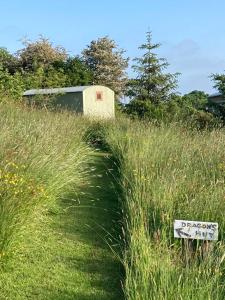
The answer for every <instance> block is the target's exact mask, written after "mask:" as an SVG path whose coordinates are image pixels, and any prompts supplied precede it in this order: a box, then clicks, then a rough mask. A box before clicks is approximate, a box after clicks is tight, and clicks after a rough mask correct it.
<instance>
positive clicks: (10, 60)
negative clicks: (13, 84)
mask: <svg viewBox="0 0 225 300" xmlns="http://www.w3.org/2000/svg"><path fill="white" fill-rule="evenodd" d="M0 66H1V68H2V69H3V70H7V71H8V72H9V73H10V74H14V73H15V72H16V70H17V68H18V61H17V58H16V57H15V56H13V55H12V54H11V53H9V51H8V50H7V49H6V48H3V47H0Z"/></svg>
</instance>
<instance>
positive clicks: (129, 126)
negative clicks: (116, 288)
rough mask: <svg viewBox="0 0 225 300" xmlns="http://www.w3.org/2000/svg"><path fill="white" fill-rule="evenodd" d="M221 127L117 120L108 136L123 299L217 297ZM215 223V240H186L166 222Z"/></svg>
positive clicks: (224, 187) (221, 288)
mask: <svg viewBox="0 0 225 300" xmlns="http://www.w3.org/2000/svg"><path fill="white" fill-rule="evenodd" d="M224 133H225V132H224V130H223V129H222V130H214V131H210V132H209V131H202V132H199V131H193V130H188V129H187V128H186V129H184V128H183V127H182V126H181V125H179V124H174V125H170V126H166V127H165V126H161V127H156V126H154V125H152V124H150V123H140V122H135V121H128V120H121V121H120V122H117V123H116V124H114V126H111V127H108V136H107V141H108V144H109V145H110V146H111V151H112V153H113V155H114V157H115V159H116V160H117V161H118V164H119V166H120V173H121V175H120V177H121V179H120V183H121V187H122V190H123V197H122V199H121V200H122V202H121V203H122V206H123V212H124V225H123V227H124V232H125V234H124V239H125V241H126V242H125V250H124V256H123V261H124V267H125V271H126V279H125V280H126V281H125V288H124V292H125V295H126V299H132V300H137V299H142V300H149V299H154V300H155V299H185V300H186V299H187V300H189V299H193V300H194V299H198V300H200V299H220V300H222V299H224V297H225V285H224V275H225V261H224V258H225V245H224V231H225V219H224V213H225V201H224V197H225V184H224V183H225V164H224V161H225V160H224V158H225V154H224V148H225V135H224ZM175 219H178V220H179V219H180V220H198V221H211V222H213V221H214V222H218V223H219V241H218V242H210V243H209V245H207V244H206V243H205V242H202V241H199V242H191V243H187V242H185V241H184V240H181V239H174V237H173V222H174V220H175Z"/></svg>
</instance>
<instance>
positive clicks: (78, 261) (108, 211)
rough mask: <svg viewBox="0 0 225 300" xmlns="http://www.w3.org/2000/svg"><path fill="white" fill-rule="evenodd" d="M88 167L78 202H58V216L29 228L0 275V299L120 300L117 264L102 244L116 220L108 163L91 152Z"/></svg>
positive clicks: (108, 161) (111, 165)
mask: <svg viewBox="0 0 225 300" xmlns="http://www.w3.org/2000/svg"><path fill="white" fill-rule="evenodd" d="M90 168H92V169H94V170H93V172H92V174H93V175H92V177H91V182H90V183H89V185H88V186H87V185H86V184H84V186H83V188H82V190H81V192H82V194H81V196H79V199H77V197H74V195H70V196H69V197H68V198H67V199H64V200H61V201H60V205H61V208H60V209H59V212H57V213H53V214H50V215H49V216H47V218H46V220H44V221H43V222H38V224H36V226H33V227H31V228H30V234H29V235H28V236H26V237H25V241H24V248H19V250H18V253H16V255H15V257H14V258H13V259H12V261H11V263H10V264H9V265H8V266H7V268H6V270H5V271H4V272H1V274H0V299H10V300H11V299H13V300H14V299H16V300H17V299H21V300H23V299H48V300H64V299H74V300H76V299H77V300H95V299H96V300H113V299H115V300H120V299H123V295H122V292H121V284H120V280H121V279H122V270H121V266H120V264H119V262H118V260H117V259H116V258H115V256H114V254H113V252H112V251H111V250H110V248H109V246H108V245H107V242H106V240H108V241H109V236H110V235H111V234H113V228H115V226H114V224H115V223H116V222H117V216H118V213H117V211H118V207H117V205H118V204H117V194H116V191H115V187H114V186H113V183H112V181H113V179H112V178H113V177H112V175H111V174H110V172H109V170H111V169H112V168H113V163H112V162H111V161H110V159H109V158H107V157H106V155H104V154H95V155H93V162H92V163H91V164H90ZM73 198H74V199H73ZM39 223H41V224H42V225H40V224H39Z"/></svg>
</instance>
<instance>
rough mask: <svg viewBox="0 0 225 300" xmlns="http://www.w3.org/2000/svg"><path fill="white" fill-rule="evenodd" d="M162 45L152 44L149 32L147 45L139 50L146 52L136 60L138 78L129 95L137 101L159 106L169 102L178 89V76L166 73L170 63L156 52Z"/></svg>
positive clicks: (132, 82)
mask: <svg viewBox="0 0 225 300" xmlns="http://www.w3.org/2000/svg"><path fill="white" fill-rule="evenodd" d="M159 47H160V44H153V43H152V34H151V32H147V34H146V43H144V44H142V45H141V46H140V47H139V49H141V50H144V51H145V52H144V54H143V55H142V57H140V58H135V59H134V61H135V62H136V65H134V66H133V69H134V71H135V72H136V73H137V78H136V79H132V80H130V82H129V84H128V91H127V95H128V96H129V97H131V98H134V99H136V100H142V101H150V102H151V103H153V104H159V103H160V102H162V101H167V100H168V99H169V97H170V96H171V94H172V92H173V91H174V90H175V88H176V87H177V76H178V73H176V74H170V73H167V74H166V73H164V72H163V71H164V70H165V69H166V68H167V67H168V63H167V61H166V60H165V59H164V58H158V57H157V54H156V53H154V50H155V49H157V48H159Z"/></svg>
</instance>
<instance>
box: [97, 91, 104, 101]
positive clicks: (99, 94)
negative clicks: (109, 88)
mask: <svg viewBox="0 0 225 300" xmlns="http://www.w3.org/2000/svg"><path fill="white" fill-rule="evenodd" d="M96 100H97V101H102V100H103V92H96Z"/></svg>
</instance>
